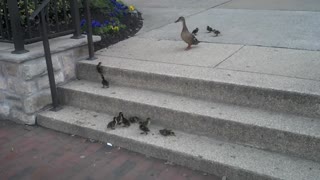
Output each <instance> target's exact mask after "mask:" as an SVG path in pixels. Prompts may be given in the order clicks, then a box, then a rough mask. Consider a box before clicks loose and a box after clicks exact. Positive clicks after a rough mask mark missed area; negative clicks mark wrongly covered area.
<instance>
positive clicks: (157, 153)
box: [37, 115, 275, 180]
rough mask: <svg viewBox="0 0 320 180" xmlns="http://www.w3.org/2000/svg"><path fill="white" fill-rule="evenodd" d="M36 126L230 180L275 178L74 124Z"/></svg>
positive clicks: (46, 122)
mask: <svg viewBox="0 0 320 180" xmlns="http://www.w3.org/2000/svg"><path fill="white" fill-rule="evenodd" d="M37 122H38V124H39V125H40V126H43V127H47V128H50V129H54V130H58V131H61V132H64V133H68V134H75V135H78V136H82V137H85V138H91V139H96V140H99V141H101V142H109V143H112V144H113V145H116V146H119V147H122V148H126V149H129V150H131V151H135V152H138V153H142V154H145V155H147V156H152V157H155V158H159V159H164V160H168V161H171V162H174V163H175V164H179V165H182V166H186V167H189V168H192V169H196V170H200V171H204V172H207V173H211V174H216V175H218V176H224V175H228V179H230V180H257V179H259V180H274V179H275V178H272V177H268V176H264V175H260V174H256V173H254V172H248V171H244V170H242V168H241V167H231V166H228V165H225V164H221V163H218V162H213V161H209V160H205V159H202V158H199V157H195V156H190V155H186V154H182V153H179V152H175V151H172V150H170V149H166V148H162V147H157V146H153V145H147V144H143V143H141V142H138V141H134V140H132V139H126V138H123V137H120V136H116V135H111V134H107V133H105V132H101V131H96V130H94V129H90V128H86V127H81V126H79V125H75V124H69V123H64V122H61V121H56V120H53V119H50V118H46V117H44V116H41V115H40V116H38V121H37Z"/></svg>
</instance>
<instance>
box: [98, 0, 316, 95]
mask: <svg viewBox="0 0 320 180" xmlns="http://www.w3.org/2000/svg"><path fill="white" fill-rule="evenodd" d="M126 2H127V3H129V4H135V5H136V6H137V8H138V9H139V8H141V11H142V13H143V17H144V18H145V21H144V23H145V24H144V25H145V26H144V28H143V29H142V31H140V32H139V34H138V35H137V38H131V39H129V40H126V41H123V42H121V43H119V44H116V45H114V46H113V47H111V48H110V49H108V50H106V51H101V52H100V54H103V55H104V56H112V57H125V58H128V59H133V60H143V61H157V62H161V63H167V64H179V65H185V66H197V67H198V66H200V67H203V68H212V71H216V72H217V73H219V72H221V71H224V72H226V73H229V72H234V73H242V74H245V76H243V77H248V78H249V77H251V76H255V77H261V76H263V79H264V81H266V82H272V81H273V82H276V83H278V84H285V86H286V87H287V88H289V89H300V90H299V92H305V93H311V92H315V93H316V94H319V93H320V90H319V89H318V87H319V85H320V82H319V80H320V73H319V68H320V61H319V57H320V52H319V51H320V36H319V34H320V29H319V27H320V21H319V19H320V12H319V10H320V8H319V7H320V5H319V3H320V2H318V1H315V0H309V1H308V2H304V3H302V2H300V1H297V0H285V1H281V3H277V2H275V1H270V2H269V1H268V2H267V1H262V0H259V1H253V0H231V1H227V0H222V1H220V0H216V1H200V2H199V1H194V0H186V1H174V2H171V1H156V0H151V1H145V0H127V1H126ZM180 15H183V16H185V17H186V21H187V25H188V27H189V30H190V31H191V30H192V29H194V28H196V27H199V28H200V30H199V33H198V36H197V37H198V39H199V40H202V41H205V42H207V43H200V44H199V45H198V46H195V47H194V48H193V49H191V50H190V51H188V52H185V51H183V48H185V47H186V44H185V43H184V42H182V41H181V39H180V32H181V28H182V25H181V23H173V22H174V20H176V19H177V18H178V16H180ZM207 25H210V26H212V27H213V28H216V29H219V30H220V31H221V33H222V35H221V36H218V37H213V35H212V34H209V33H206V26H207ZM249 79H252V78H249ZM258 79H259V78H257V80H256V81H253V83H256V84H257V86H260V84H261V83H259V80H258ZM260 79H261V78H260ZM242 81H246V79H243V80H240V81H239V82H242ZM265 85H270V87H274V86H273V84H272V83H271V84H270V83H266V84H265ZM279 86H281V85H279ZM315 87H317V88H315ZM311 89H312V90H311Z"/></svg>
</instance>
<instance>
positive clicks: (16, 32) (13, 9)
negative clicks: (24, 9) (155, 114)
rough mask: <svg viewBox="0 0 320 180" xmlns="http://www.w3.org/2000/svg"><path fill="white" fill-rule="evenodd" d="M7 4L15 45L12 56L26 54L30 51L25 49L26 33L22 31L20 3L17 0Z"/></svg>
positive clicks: (9, 0)
mask: <svg viewBox="0 0 320 180" xmlns="http://www.w3.org/2000/svg"><path fill="white" fill-rule="evenodd" d="M7 3H8V9H9V14H10V24H11V31H12V38H13V44H14V51H12V54H23V53H26V52H28V51H27V50H26V49H24V32H23V31H22V27H21V22H20V20H21V19H20V12H19V9H18V2H17V0H8V1H7Z"/></svg>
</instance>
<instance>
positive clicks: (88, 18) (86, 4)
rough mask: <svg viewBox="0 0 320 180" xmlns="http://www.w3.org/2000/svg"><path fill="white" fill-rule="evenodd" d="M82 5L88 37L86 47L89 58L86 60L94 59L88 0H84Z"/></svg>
mask: <svg viewBox="0 0 320 180" xmlns="http://www.w3.org/2000/svg"><path fill="white" fill-rule="evenodd" d="M84 6H85V9H86V19H87V39H88V49H89V58H88V60H94V59H96V58H95V57H94V47H93V40H92V25H91V14H90V7H89V2H88V0H84Z"/></svg>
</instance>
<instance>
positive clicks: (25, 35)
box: [0, 0, 81, 53]
mask: <svg viewBox="0 0 320 180" xmlns="http://www.w3.org/2000/svg"><path fill="white" fill-rule="evenodd" d="M42 2H43V0H0V21H1V24H0V41H2V42H12V43H14V45H15V47H16V49H15V51H14V53H24V52H26V50H25V49H24V44H28V43H33V42H37V41H41V39H42V38H41V34H40V31H39V28H40V23H39V22H40V19H39V18H36V19H35V20H30V16H31V14H32V13H33V12H34V11H35V10H36V9H37V8H38V7H39V6H40V4H42ZM78 3H79V2H78V0H52V1H50V2H49V4H48V5H47V7H48V8H47V11H46V12H45V13H46V21H47V24H48V37H49V38H55V37H59V36H63V35H67V34H74V36H73V37H74V38H79V37H81V30H80V15H79V4H78Z"/></svg>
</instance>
